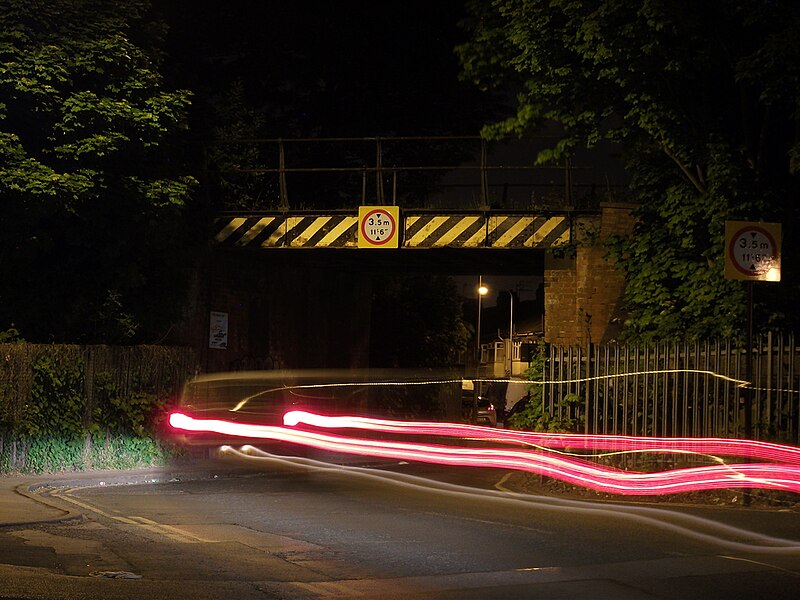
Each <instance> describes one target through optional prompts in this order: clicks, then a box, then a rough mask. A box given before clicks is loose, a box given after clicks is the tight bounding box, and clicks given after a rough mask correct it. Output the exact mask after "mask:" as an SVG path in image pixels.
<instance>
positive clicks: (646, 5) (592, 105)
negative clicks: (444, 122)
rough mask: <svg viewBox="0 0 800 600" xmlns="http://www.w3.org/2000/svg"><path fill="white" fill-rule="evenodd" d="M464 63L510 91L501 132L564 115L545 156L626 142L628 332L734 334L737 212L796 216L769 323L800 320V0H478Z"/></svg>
mask: <svg viewBox="0 0 800 600" xmlns="http://www.w3.org/2000/svg"><path fill="white" fill-rule="evenodd" d="M470 13H471V17H470V19H468V20H467V21H465V23H464V25H465V27H466V28H467V29H468V31H470V32H471V40H470V41H469V42H467V43H466V44H463V45H461V46H459V47H458V48H457V49H456V52H457V54H458V55H459V58H460V60H461V64H462V75H463V76H464V77H465V78H467V79H470V80H472V81H473V82H475V83H477V84H478V85H480V86H481V87H483V88H485V89H491V88H497V87H498V86H501V87H505V88H507V89H511V90H514V92H515V93H516V97H517V109H516V114H514V115H513V116H510V117H508V118H507V119H505V120H502V121H500V122H496V123H493V124H490V125H487V126H486V127H485V128H484V135H486V136H487V137H490V138H499V137H503V136H507V135H520V134H522V133H525V132H528V131H531V130H536V129H538V128H541V127H542V126H543V125H545V124H547V123H553V122H555V123H557V124H559V125H560V127H561V131H562V133H561V136H560V139H559V140H558V142H557V143H556V144H554V145H553V147H552V148H550V149H548V150H546V151H544V152H542V153H541V154H540V155H539V157H538V160H539V162H548V161H553V160H560V159H563V158H565V157H568V156H570V155H571V154H572V153H573V152H574V151H575V150H576V149H578V148H583V147H588V148H591V147H593V146H595V145H596V144H598V143H599V142H600V141H602V140H612V141H614V142H619V143H620V144H622V147H623V149H624V156H625V161H626V168H627V170H628V172H629V174H630V177H631V191H632V193H633V195H634V197H635V200H636V201H637V203H638V205H639V207H640V208H639V209H638V217H639V223H638V226H637V228H636V230H635V232H634V235H633V236H631V237H629V238H626V239H617V240H616V241H615V243H614V244H612V246H611V248H610V249H611V256H612V257H614V258H615V259H617V260H618V261H619V265H620V267H621V268H622V269H623V271H624V273H625V276H626V293H625V301H626V307H627V309H628V313H629V319H628V321H627V323H626V332H627V335H628V336H630V337H638V338H649V337H666V336H687V337H701V336H709V335H735V334H736V333H737V332H738V331H740V330H741V328H742V327H743V324H744V323H745V319H744V308H745V306H746V302H745V301H744V290H743V286H742V285H741V284H740V283H738V282H731V281H726V280H725V279H724V278H723V264H724V261H723V256H724V255H723V246H724V222H725V220H726V219H744V220H765V221H773V220H774V221H780V222H782V223H783V225H784V253H783V254H784V257H783V258H784V272H783V279H784V283H782V284H780V285H765V287H762V288H761V289H759V290H758V297H759V298H760V299H761V300H762V303H763V304H764V305H765V307H766V308H765V310H759V311H757V313H758V314H760V315H766V318H765V319H763V320H762V322H761V323H760V325H762V326H791V327H795V326H796V324H797V323H796V318H795V317H793V316H792V312H793V311H789V310H787V309H786V306H789V304H788V300H789V299H790V298H791V295H792V293H793V292H792V290H793V289H795V288H796V286H797V275H796V273H797V271H796V268H794V267H793V266H792V263H793V262H794V261H793V260H792V259H791V257H790V256H787V253H788V254H792V255H794V254H795V253H796V251H795V250H794V247H795V245H794V244H793V243H792V240H793V239H794V236H795V235H797V233H796V222H797V203H796V202H795V201H794V200H795V199H796V197H797V191H798V190H797V166H798V163H797V158H798V154H799V153H800V140H798V138H797V134H796V131H798V127H797V126H798V118H800V60H798V59H800V5H798V4H797V3H796V2H791V1H788V0H787V1H780V0H775V1H770V2H767V1H764V0H744V1H737V2H732V1H728V0H707V1H704V2H691V1H689V0H634V1H632V2H618V1H614V0H605V1H600V2H597V1H595V0H495V1H488V0H487V1H482V0H474V1H473V2H471V3H470Z"/></svg>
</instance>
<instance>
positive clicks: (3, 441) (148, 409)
mask: <svg viewBox="0 0 800 600" xmlns="http://www.w3.org/2000/svg"><path fill="white" fill-rule="evenodd" d="M193 372H194V357H193V353H192V351H191V349H189V348H168V347H158V346H136V347H125V348H118V347H108V346H68V345H33V344H19V343H18V344H0V472H5V471H22V472H44V471H61V470H79V469H88V468H126V467H133V466H138V465H148V464H154V463H157V462H159V461H161V460H163V459H164V458H166V456H167V454H168V448H167V445H166V444H165V443H164V442H163V440H161V439H160V438H159V436H158V434H157V431H158V427H159V425H160V423H161V421H162V420H163V418H164V416H165V413H166V410H165V409H166V408H167V407H168V404H169V402H170V399H171V398H172V397H175V396H176V394H177V392H178V391H179V390H180V388H181V387H182V385H183V383H184V381H185V380H186V379H187V378H188V377H189V376H191V375H192V374H193Z"/></svg>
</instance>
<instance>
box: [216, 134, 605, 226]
mask: <svg viewBox="0 0 800 600" xmlns="http://www.w3.org/2000/svg"><path fill="white" fill-rule="evenodd" d="M554 139H556V138H553V137H545V136H542V137H537V138H528V139H526V140H522V141H521V142H520V143H522V142H525V143H536V142H542V141H552V140H554ZM365 142H366V143H370V144H374V145H375V149H374V160H369V159H368V158H367V156H366V155H365V154H362V155H361V157H360V159H359V160H360V162H361V164H358V165H355V166H307V165H301V166H290V165H289V164H288V160H287V146H291V145H294V144H304V145H317V146H318V145H320V144H325V143H328V144H342V143H346V144H354V143H355V144H361V143H365ZM401 142H409V143H412V142H423V143H428V144H435V143H453V142H470V143H472V142H478V144H479V153H478V156H477V160H476V156H475V151H474V150H473V151H472V152H470V153H469V154H467V153H462V154H463V156H464V157H465V159H464V160H463V161H462V162H460V163H459V164H427V165H419V164H417V165H414V164H397V163H393V164H392V165H391V166H387V165H386V164H385V150H386V148H387V144H390V143H401ZM217 143H219V144H259V145H263V144H267V145H274V146H275V147H276V148H277V166H272V167H271V166H253V167H246V168H236V169H231V170H223V171H221V172H223V173H231V172H233V173H246V174H260V173H273V174H277V175H278V189H279V204H278V209H279V210H284V211H288V210H289V208H290V205H289V190H288V183H287V175H288V174H297V173H307V174H310V173H361V204H367V203H370V202H373V201H374V203H377V204H380V205H384V204H386V203H387V202H388V203H390V204H393V205H396V204H397V201H398V195H397V192H398V190H397V184H398V182H397V176H398V173H401V174H402V173H413V172H441V173H448V172H478V173H479V176H480V181H479V190H480V194H479V198H480V207H481V208H483V209H489V208H491V206H492V198H491V194H490V174H491V173H493V172H503V171H505V172H512V171H515V172H528V173H529V174H533V173H537V174H541V173H552V172H553V171H555V172H560V173H563V179H562V182H563V183H561V184H560V185H558V187H561V186H562V185H563V200H562V201H561V202H559V204H560V205H561V207H574V206H575V188H576V187H589V186H592V187H594V186H595V184H594V183H592V184H587V183H576V182H575V181H574V177H573V175H574V172H575V171H587V170H591V169H592V167H582V166H575V165H573V164H572V163H571V161H569V160H566V161H565V162H564V163H563V164H562V165H535V164H534V163H533V160H531V162H530V163H529V164H492V161H491V160H490V148H489V142H487V141H486V140H485V139H483V138H481V137H480V136H397V137H378V136H376V137H361V138H344V137H331V138H264V139H260V138H254V139H235V140H223V141H220V142H217ZM470 157H471V159H472V160H473V161H475V160H476V163H475V164H470V162H469V160H470ZM350 158H351V159H352V157H350ZM368 175H374V177H375V196H374V198H368V194H367V187H368V186H367V179H368ZM389 176H390V178H391V179H390V181H391V194H390V197H389V198H387V193H386V190H385V186H386V184H387V183H388V182H387V179H389ZM500 185H501V186H502V187H503V188H504V190H505V192H507V190H508V188H509V187H514V186H517V187H522V186H525V187H535V186H537V185H538V186H547V187H549V188H552V187H554V185H556V184H554V183H553V182H552V181H550V182H548V183H546V184H541V183H538V184H531V183H527V184H525V183H510V182H509V181H505V182H503V183H502V184H500Z"/></svg>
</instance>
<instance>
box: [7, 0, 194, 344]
mask: <svg viewBox="0 0 800 600" xmlns="http://www.w3.org/2000/svg"><path fill="white" fill-rule="evenodd" d="M148 8H149V6H148V2H146V1H145V0H48V1H46V2H45V1H30V0H2V1H0V22H2V24H3V27H2V28H0V215H2V218H1V219H0V222H2V225H1V226H0V227H2V235H0V280H1V281H2V284H0V329H5V328H6V327H9V326H11V325H12V324H13V325H14V326H16V328H17V329H19V330H20V331H21V334H22V336H24V337H25V338H26V339H29V340H31V341H51V340H56V341H58V340H71V341H108V342H118V341H125V340H132V339H135V338H136V337H137V336H143V335H152V334H154V332H156V331H158V330H159V328H160V327H161V326H162V325H163V322H164V321H165V320H167V313H166V311H165V309H164V306H163V305H160V304H159V303H160V302H161V300H162V299H163V298H164V297H165V296H168V295H169V293H170V291H172V290H173V288H174V285H175V282H177V281H178V280H179V278H178V277H176V274H175V270H176V268H177V264H176V263H174V262H173V260H175V261H179V257H180V253H181V251H180V247H181V243H182V241H183V233H182V232H181V227H182V226H181V219H182V211H183V209H184V207H185V205H186V202H187V200H188V199H189V195H190V191H191V189H192V187H193V185H194V180H193V179H192V178H191V177H189V176H186V175H185V174H184V172H183V169H182V167H181V166H180V165H178V164H176V161H175V158H174V156H175V152H174V151H175V147H176V144H177V143H178V141H179V137H178V134H179V133H180V132H181V131H182V130H183V129H184V128H185V113H186V110H187V109H188V107H189V93H188V92H187V91H184V90H176V91H170V90H166V89H164V86H163V83H162V78H161V75H160V73H159V63H160V59H161V56H160V53H159V51H158V50H157V48H158V45H159V43H160V39H161V37H162V36H163V33H164V31H163V27H161V26H160V25H159V24H158V23H156V22H153V21H151V20H150V19H149V18H148Z"/></svg>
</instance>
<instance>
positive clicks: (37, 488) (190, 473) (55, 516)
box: [0, 458, 231, 528]
mask: <svg viewBox="0 0 800 600" xmlns="http://www.w3.org/2000/svg"><path fill="white" fill-rule="evenodd" d="M223 474H225V475H230V474H231V464H230V463H229V462H223V461H221V460H219V459H213V458H209V459H195V460H186V461H181V462H178V463H176V464H173V465H168V466H162V467H143V468H138V469H125V470H108V471H80V472H65V473H43V474H0V528H9V527H20V526H24V525H32V524H37V523H38V524H41V523H59V522H63V521H69V520H72V519H81V518H82V515H81V512H80V511H79V510H77V509H76V507H75V506H71V505H69V504H67V503H63V502H60V501H59V500H58V499H57V498H54V497H52V496H49V495H46V494H42V493H41V492H42V491H43V490H46V489H47V488H55V487H85V486H103V485H121V484H134V483H158V482H164V481H179V480H186V479H203V478H212V477H217V476H219V475H223Z"/></svg>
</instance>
